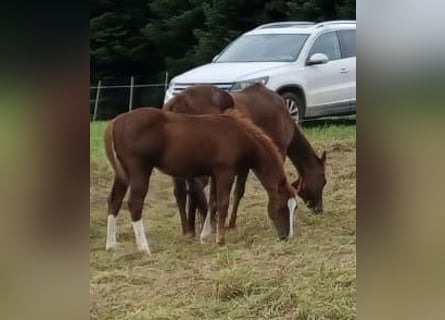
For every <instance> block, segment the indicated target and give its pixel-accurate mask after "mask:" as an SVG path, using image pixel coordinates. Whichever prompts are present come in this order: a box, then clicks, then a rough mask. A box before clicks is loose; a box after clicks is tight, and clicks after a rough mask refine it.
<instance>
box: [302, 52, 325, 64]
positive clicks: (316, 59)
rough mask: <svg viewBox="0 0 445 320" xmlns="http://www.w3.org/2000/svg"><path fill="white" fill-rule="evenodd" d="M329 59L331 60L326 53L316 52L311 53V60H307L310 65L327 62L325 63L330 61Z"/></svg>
mask: <svg viewBox="0 0 445 320" xmlns="http://www.w3.org/2000/svg"><path fill="white" fill-rule="evenodd" d="M328 61H329V58H328V56H327V55H325V54H324V53H314V54H313V55H311V57H310V58H309V60H308V61H307V63H306V64H307V65H308V66H313V65H316V64H325V63H328Z"/></svg>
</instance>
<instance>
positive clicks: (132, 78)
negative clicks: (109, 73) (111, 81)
mask: <svg viewBox="0 0 445 320" xmlns="http://www.w3.org/2000/svg"><path fill="white" fill-rule="evenodd" d="M133 87H134V77H131V80H130V99H129V101H128V111H131V109H132V108H133Z"/></svg>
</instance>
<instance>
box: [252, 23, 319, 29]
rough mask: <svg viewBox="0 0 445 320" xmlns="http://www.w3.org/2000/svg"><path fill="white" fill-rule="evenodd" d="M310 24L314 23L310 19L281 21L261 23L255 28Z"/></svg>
mask: <svg viewBox="0 0 445 320" xmlns="http://www.w3.org/2000/svg"><path fill="white" fill-rule="evenodd" d="M312 25H315V23H314V22H310V21H281V22H272V23H266V24H262V25H260V26H258V27H256V28H255V30H259V29H268V28H287V27H296V26H312Z"/></svg>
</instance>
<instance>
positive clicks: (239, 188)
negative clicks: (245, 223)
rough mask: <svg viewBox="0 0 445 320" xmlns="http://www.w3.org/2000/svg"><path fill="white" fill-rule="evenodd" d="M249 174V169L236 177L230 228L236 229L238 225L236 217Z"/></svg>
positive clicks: (229, 222)
mask: <svg viewBox="0 0 445 320" xmlns="http://www.w3.org/2000/svg"><path fill="white" fill-rule="evenodd" d="M248 174H249V170H246V171H245V172H242V173H241V174H239V175H238V176H237V177H236V183H235V191H234V193H233V206H232V212H231V214H230V217H229V221H228V225H227V226H228V228H229V229H234V228H235V227H236V217H237V213H238V208H239V204H240V201H241V198H242V197H243V196H244V191H245V189H246V180H247V175H248Z"/></svg>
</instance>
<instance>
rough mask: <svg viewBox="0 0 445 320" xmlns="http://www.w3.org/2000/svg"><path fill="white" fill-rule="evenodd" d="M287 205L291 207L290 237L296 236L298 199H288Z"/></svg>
mask: <svg viewBox="0 0 445 320" xmlns="http://www.w3.org/2000/svg"><path fill="white" fill-rule="evenodd" d="M287 207H288V208H289V238H292V237H293V236H294V212H295V209H296V208H297V200H296V199H294V198H290V199H289V200H288V201H287Z"/></svg>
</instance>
